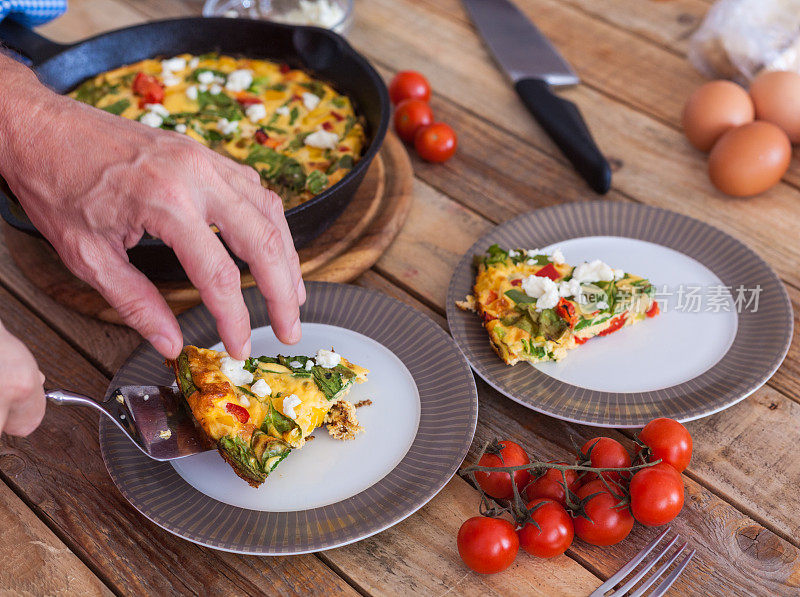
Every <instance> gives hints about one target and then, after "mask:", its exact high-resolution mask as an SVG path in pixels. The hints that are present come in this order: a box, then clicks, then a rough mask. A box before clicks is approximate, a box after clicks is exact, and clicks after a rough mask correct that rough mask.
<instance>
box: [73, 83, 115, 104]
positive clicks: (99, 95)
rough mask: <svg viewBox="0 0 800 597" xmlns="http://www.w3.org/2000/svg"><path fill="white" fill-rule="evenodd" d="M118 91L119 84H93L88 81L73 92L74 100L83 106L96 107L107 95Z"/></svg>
mask: <svg viewBox="0 0 800 597" xmlns="http://www.w3.org/2000/svg"><path fill="white" fill-rule="evenodd" d="M118 89H119V84H115V85H112V84H111V83H108V82H107V81H100V82H99V83H95V82H94V80H92V79H89V80H88V81H84V82H83V83H81V85H80V86H79V87H78V89H77V90H76V91H75V99H76V100H78V101H79V102H83V103H84V104H90V105H92V106H96V105H97V102H99V101H100V100H101V99H103V98H104V97H106V96H107V95H108V94H109V93H114V92H115V91H117V90H118Z"/></svg>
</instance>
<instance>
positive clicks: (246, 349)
mask: <svg viewBox="0 0 800 597" xmlns="http://www.w3.org/2000/svg"><path fill="white" fill-rule="evenodd" d="M252 348H253V347H252V345H251V343H250V338H248V339H247V342H245V343H244V346H242V354H241V357H242V359H241V360H245V359H249V358H250V351H251V350H252Z"/></svg>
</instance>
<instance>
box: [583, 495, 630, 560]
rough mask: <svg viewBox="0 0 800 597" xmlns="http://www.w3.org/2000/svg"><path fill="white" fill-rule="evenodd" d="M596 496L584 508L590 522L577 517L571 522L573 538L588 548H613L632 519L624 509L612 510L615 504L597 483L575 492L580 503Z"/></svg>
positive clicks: (616, 500)
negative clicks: (577, 538) (610, 546)
mask: <svg viewBox="0 0 800 597" xmlns="http://www.w3.org/2000/svg"><path fill="white" fill-rule="evenodd" d="M598 492H601V493H599V494H598V495H596V496H595V497H593V498H592V499H590V500H589V501H588V502H587V503H586V505H585V509H586V514H587V516H589V518H591V521H589V520H586V519H585V518H584V517H582V516H578V517H577V518H575V520H574V521H573V524H574V525H575V534H576V535H577V536H578V537H580V538H581V539H583V540H584V541H586V543H588V544H589V545H615V544H617V543H619V542H620V541H622V540H623V539H624V538H625V537H627V536H628V534H629V533H630V532H631V529H632V528H633V516H631V510H630V508H628V507H627V506H623V507H621V508H616V507H615V506H616V505H617V503H618V502H619V500H618V499H617V498H616V497H614V496H613V495H611V494H610V493H609V492H608V489H606V486H605V485H603V482H602V481H601V480H599V479H598V480H596V481H591V482H589V483H587V484H586V485H583V486H582V487H581V488H580V489H578V497H579V498H580V499H583V498H585V497H588V496H590V495H592V494H593V493H598Z"/></svg>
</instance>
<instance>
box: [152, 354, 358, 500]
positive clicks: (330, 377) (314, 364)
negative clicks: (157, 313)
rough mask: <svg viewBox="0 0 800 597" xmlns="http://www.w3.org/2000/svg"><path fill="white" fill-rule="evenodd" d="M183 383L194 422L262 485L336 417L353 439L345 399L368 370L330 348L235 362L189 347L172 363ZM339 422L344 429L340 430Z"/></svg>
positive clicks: (250, 480)
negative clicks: (333, 414) (342, 414)
mask: <svg viewBox="0 0 800 597" xmlns="http://www.w3.org/2000/svg"><path fill="white" fill-rule="evenodd" d="M167 364H168V365H169V366H171V367H172V368H173V369H174V370H175V375H176V378H177V381H178V386H179V387H180V389H181V392H182V393H183V396H184V398H185V399H186V402H187V404H188V405H189V408H190V409H191V412H192V415H193V416H194V419H195V421H196V422H197V424H198V425H199V426H200V428H201V429H202V430H203V432H204V434H205V435H206V437H207V439H208V440H209V441H210V442H211V443H212V444H213V445H215V446H216V448H217V449H218V450H219V452H220V454H221V455H222V457H223V458H224V459H225V460H226V461H227V462H228V463H229V464H230V465H231V466H232V467H233V469H234V471H236V474H237V475H239V476H240V477H241V478H242V479H244V480H245V481H247V482H248V483H249V484H250V485H251V486H253V487H258V486H259V485H261V483H263V482H264V480H265V479H266V478H267V476H268V475H269V473H270V472H272V471H273V470H274V469H275V467H276V466H277V465H278V463H280V462H281V461H282V460H283V459H284V458H286V457H287V456H288V455H289V453H290V452H291V451H292V449H295V448H301V447H302V446H303V445H304V444H305V442H306V438H307V437H308V436H309V434H310V433H311V432H312V431H314V430H315V429H316V428H318V427H320V426H321V425H323V423H326V417H328V415H329V413H331V412H332V411H334V412H335V411H339V410H344V411H347V412H348V413H351V414H352V416H351V417H348V418H347V419H346V420H345V421H344V422H342V420H341V418H337V422H336V425H337V426H336V429H335V430H334V429H333V428H330V432H331V435H333V436H334V437H337V438H339V437H340V436H341V437H346V438H351V437H353V436H354V435H355V434H356V433H358V432H359V431H361V427H360V425H359V424H358V421H357V420H356V418H355V409H354V408H352V405H351V404H350V403H349V402H346V401H344V400H343V398H344V396H345V395H346V394H347V393H348V392H349V390H350V388H351V387H352V385H353V383H362V382H364V381H366V379H367V373H368V371H367V370H366V369H364V368H363V367H359V366H358V365H354V364H353V363H351V362H350V361H348V360H347V359H345V358H344V357H342V356H340V355H338V354H337V353H335V352H333V351H332V350H320V351H319V352H318V353H317V355H316V357H313V358H312V357H307V356H294V357H284V356H281V355H279V356H277V357H254V358H250V359H247V360H246V361H237V360H236V359H233V358H231V357H229V356H228V355H227V353H224V352H218V351H215V350H209V349H205V348H198V347H196V346H186V347H184V349H183V351H182V352H181V354H180V356H179V357H178V358H177V359H176V360H175V361H168V362H167ZM342 425H344V426H345V427H346V429H344V428H342Z"/></svg>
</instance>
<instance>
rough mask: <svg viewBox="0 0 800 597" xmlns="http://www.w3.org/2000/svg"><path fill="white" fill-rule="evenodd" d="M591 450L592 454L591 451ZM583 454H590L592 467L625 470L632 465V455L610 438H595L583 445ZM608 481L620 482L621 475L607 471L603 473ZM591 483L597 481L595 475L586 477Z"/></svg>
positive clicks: (590, 474) (591, 474)
mask: <svg viewBox="0 0 800 597" xmlns="http://www.w3.org/2000/svg"><path fill="white" fill-rule="evenodd" d="M590 449H591V452H589V450H590ZM581 452H583V453H584V454H589V460H590V461H591V463H592V466H596V467H598V468H625V467H629V466H630V465H631V455H630V454H628V451H627V450H626V449H625V446H623V445H622V444H621V443H619V442H618V441H617V440H615V439H611V438H610V437H595V438H592V439H590V440H589V441H588V442H586V443H585V444H583V447H582V448H581ZM602 474H603V476H604V477H605V478H606V479H609V480H613V481H619V479H620V474H619V473H612V472H611V471H606V472H604V473H602ZM586 478H587V479H588V480H589V481H592V480H594V479H597V475H596V474H595V473H589V474H588V475H587V477H586Z"/></svg>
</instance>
